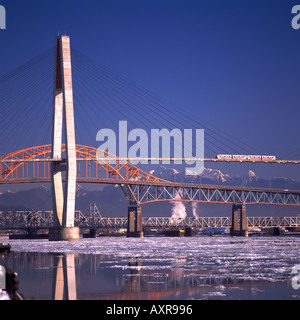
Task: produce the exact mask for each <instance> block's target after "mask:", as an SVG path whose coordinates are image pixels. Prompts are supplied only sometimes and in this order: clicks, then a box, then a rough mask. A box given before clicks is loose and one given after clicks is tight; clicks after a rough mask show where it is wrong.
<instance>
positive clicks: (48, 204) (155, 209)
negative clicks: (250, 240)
mask: <svg viewBox="0 0 300 320" xmlns="http://www.w3.org/2000/svg"><path fill="white" fill-rule="evenodd" d="M149 173H151V174H153V175H154V176H156V177H159V178H163V179H165V180H169V181H175V182H180V183H187V184H207V185H224V186H244V187H258V188H274V189H291V190H300V182H298V181H295V180H294V179H288V178H272V179H270V180H268V179H263V178H260V177H257V176H256V174H255V173H254V172H253V171H251V170H249V172H248V174H247V175H246V176H230V175H229V174H226V173H223V172H221V171H220V170H217V169H210V168H205V169H204V171H203V172H202V174H201V175H199V176H186V175H185V174H184V171H178V170H175V169H174V168H171V167H165V166H159V167H157V168H156V169H155V170H151V171H150V172H149ZM4 188H6V189H4ZM1 190H2V193H1V192H0V210H28V209H34V210H52V193H51V186H50V185H45V184H37V185H35V186H34V187H32V185H30V186H29V187H28V189H25V190H18V189H17V187H16V186H14V185H6V186H4V185H3V186H2V188H1ZM90 203H96V205H97V206H98V208H99V210H100V212H101V214H102V215H103V216H108V217H109V216H115V217H117V216H127V208H128V202H127V200H126V198H125V196H124V194H123V192H122V190H121V188H120V187H118V186H117V185H116V186H115V185H103V186H101V187H98V188H97V190H96V189H95V188H91V187H90V186H88V185H84V184H77V190H76V209H77V210H81V211H82V212H83V213H84V214H89V206H90ZM173 206H174V202H173V203H170V202H156V203H151V204H145V205H143V206H142V211H143V216H166V217H168V216H171V214H172V208H173ZM185 207H186V213H187V215H188V216H193V212H195V213H196V214H197V215H198V216H229V215H230V214H231V206H229V205H226V204H224V205H221V204H198V205H197V206H193V207H192V205H191V204H190V203H186V204H185ZM195 208H196V209H195ZM299 213H300V210H299V209H298V208H297V207H282V206H268V205H264V206H263V205H249V206H247V214H248V216H278V215H285V216H288V215H297V214H299Z"/></svg>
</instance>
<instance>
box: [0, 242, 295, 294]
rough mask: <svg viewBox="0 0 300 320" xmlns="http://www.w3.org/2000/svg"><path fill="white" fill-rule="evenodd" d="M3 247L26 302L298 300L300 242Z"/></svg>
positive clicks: (0, 258) (3, 260)
mask: <svg viewBox="0 0 300 320" xmlns="http://www.w3.org/2000/svg"><path fill="white" fill-rule="evenodd" d="M0 242H5V243H7V242H9V243H10V244H11V245H12V250H11V253H10V254H2V255H0V265H6V266H7V267H8V268H9V269H10V270H12V271H13V272H14V273H16V274H17V276H16V280H17V281H18V291H19V293H20V294H21V295H22V296H23V297H24V298H25V299H63V298H64V299H80V300H81V299H103V300H107V299H110V300H117V299H130V300H137V299H156V300H157V299H159V300H160V299H168V300H198V299H225V300H232V299H242V300H248V299H289V300H300V289H297V284H298V283H297V279H296V278H295V277H296V276H297V273H292V272H296V271H297V270H298V271H297V272H299V273H300V237H289V236H284V237H280V236H279V237H249V238H239V237H229V236H214V237H206V236H196V237H189V238H188V237H186V238H171V237H145V238H126V237H99V238H95V239H81V240H79V241H74V242H49V241H48V240H8V239H7V238H6V239H5V238H2V239H0ZM298 267H299V268H298ZM297 268H298V269H297ZM295 270H296V271H295ZM293 283H294V285H293ZM295 284H296V285H295ZM298 287H299V286H298Z"/></svg>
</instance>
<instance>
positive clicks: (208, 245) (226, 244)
mask: <svg viewBox="0 0 300 320" xmlns="http://www.w3.org/2000/svg"><path fill="white" fill-rule="evenodd" d="M9 242H10V244H11V245H12V251H15V252H42V253H64V254H68V253H76V254H86V255H103V256H106V257H107V259H106V260H107V261H106V262H105V268H120V269H121V270H126V269H127V270H128V269H137V270H153V271H155V270H156V271H158V272H161V271H163V270H164V271H165V272H166V273H169V272H171V271H177V272H182V273H183V274H185V276H188V277H190V276H191V274H194V278H193V279H192V281H194V282H195V281H198V282H199V284H200V285H201V284H203V283H204V284H205V283H206V282H207V281H208V282H209V281H211V283H214V284H215V285H217V286H219V287H220V286H222V285H224V284H225V283H235V282H236V281H248V280H249V281H253V280H266V281H269V282H273V281H282V280H286V279H290V278H291V269H292V267H293V266H294V265H296V264H300V238H297V237H284V238H283V237H282V238H274V237H268V238H248V239H247V238H239V239H236V238H229V237H213V238H211V237H190V238H168V237H165V238H164V237H159V238H155V237H153V238H141V239H140V238H126V237H116V238H113V237H99V238H95V239H81V240H79V241H74V242H50V241H48V240H10V241H9ZM136 261H138V262H139V264H137V265H135V264H134V263H135V262H136ZM129 263H131V264H129ZM207 279H208V280H207ZM220 288H221V287H220ZM218 292H219V293H216V292H215V293H214V294H220V295H222V292H221V290H220V289H219V290H218Z"/></svg>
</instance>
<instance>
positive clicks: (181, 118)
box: [73, 49, 254, 154]
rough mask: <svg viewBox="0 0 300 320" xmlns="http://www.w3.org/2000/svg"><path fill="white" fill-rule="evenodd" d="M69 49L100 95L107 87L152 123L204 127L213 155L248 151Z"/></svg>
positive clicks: (190, 116) (243, 145) (240, 142)
mask: <svg viewBox="0 0 300 320" xmlns="http://www.w3.org/2000/svg"><path fill="white" fill-rule="evenodd" d="M73 51H74V56H75V58H76V65H79V66H80V69H81V70H80V72H81V74H82V79H85V78H88V77H90V78H93V83H95V85H97V86H98V88H99V90H101V88H103V85H105V88H106V89H104V88H103V89H104V90H103V89H102V90H103V92H104V94H105V91H106V90H107V89H109V90H111V91H114V92H115V95H116V96H121V97H122V98H123V99H127V101H130V103H129V105H130V104H132V103H133V102H134V103H136V104H138V105H140V106H141V110H143V112H146V113H148V117H149V118H150V117H151V119H155V122H156V121H160V120H161V119H163V123H164V126H166V123H169V124H170V125H171V126H173V127H181V126H182V125H184V126H185V127H186V126H187V125H191V127H192V128H194V127H195V126H196V127H197V128H199V126H200V128H204V129H205V130H206V139H207V141H208V144H211V146H212V148H211V151H212V152H213V153H214V154H216V153H219V152H220V150H222V152H225V153H241V150H243V152H242V153H245V152H246V153H249V146H248V145H247V144H245V143H243V142H242V141H239V142H236V141H235V140H233V139H232V137H231V136H228V137H227V136H226V134H224V132H222V131H220V130H219V129H217V128H212V126H210V125H208V124H207V123H205V122H203V121H202V122H201V121H199V120H197V119H195V116H194V115H189V114H188V113H187V112H186V110H184V111H183V110H180V108H178V107H176V106H174V105H172V104H170V103H168V102H167V101H166V100H164V99H162V98H160V97H158V96H155V95H154V94H153V93H151V92H150V91H149V90H147V89H145V88H143V87H141V86H138V85H137V84H135V83H134V82H132V81H130V80H128V79H126V78H124V77H122V76H120V75H119V74H117V73H116V72H113V71H111V70H110V69H109V68H107V67H106V66H103V65H101V64H100V63H98V62H97V61H95V60H93V59H91V58H89V57H88V56H86V55H85V54H83V53H81V52H80V51H79V50H76V49H73ZM85 69H86V70H85ZM89 82H91V79H90V80H89V81H87V83H89ZM97 83H98V84H97ZM158 115H159V116H158ZM140 120H141V119H140ZM207 147H209V145H207ZM214 148H217V149H214ZM253 150H254V149H253Z"/></svg>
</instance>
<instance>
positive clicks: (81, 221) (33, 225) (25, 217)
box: [0, 211, 300, 232]
mask: <svg viewBox="0 0 300 320" xmlns="http://www.w3.org/2000/svg"><path fill="white" fill-rule="evenodd" d="M247 222H248V227H258V228H267V227H300V217H299V216H298V217H297V216H294V217H248V218H247ZM127 223H128V219H127V218H125V217H112V218H108V217H102V216H101V215H97V216H95V215H94V216H85V215H84V214H83V213H82V212H81V211H76V212H75V225H76V226H78V227H80V228H96V229H118V228H127ZM52 225H53V212H52V211H0V230H1V229H2V230H16V229H24V230H27V231H33V232H34V231H37V230H39V229H48V228H49V227H51V226H52ZM231 225H232V220H231V218H229V217H199V218H191V217H188V218H185V219H174V218H171V217H144V218H143V226H144V227H150V228H168V227H171V226H176V227H191V228H207V227H215V228H222V227H231Z"/></svg>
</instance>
